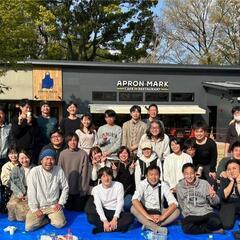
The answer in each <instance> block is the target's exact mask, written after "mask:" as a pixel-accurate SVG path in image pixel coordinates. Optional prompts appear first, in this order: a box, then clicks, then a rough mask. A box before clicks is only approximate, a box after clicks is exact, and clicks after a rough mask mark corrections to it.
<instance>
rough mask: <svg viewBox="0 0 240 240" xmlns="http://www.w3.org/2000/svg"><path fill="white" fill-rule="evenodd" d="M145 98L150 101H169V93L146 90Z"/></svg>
mask: <svg viewBox="0 0 240 240" xmlns="http://www.w3.org/2000/svg"><path fill="white" fill-rule="evenodd" d="M145 100H146V101H150V102H168V101H169V94H168V93H161V92H160V93H159V92H158V93H157V92H146V93H145Z"/></svg>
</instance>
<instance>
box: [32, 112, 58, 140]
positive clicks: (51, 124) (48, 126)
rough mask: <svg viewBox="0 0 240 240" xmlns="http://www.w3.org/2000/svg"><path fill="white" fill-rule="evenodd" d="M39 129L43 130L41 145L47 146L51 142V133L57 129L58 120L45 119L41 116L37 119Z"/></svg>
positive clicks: (53, 118)
mask: <svg viewBox="0 0 240 240" xmlns="http://www.w3.org/2000/svg"><path fill="white" fill-rule="evenodd" d="M37 124H38V127H39V128H40V130H41V133H40V137H41V144H42V145H46V144H48V143H49V142H50V133H51V132H52V131H53V130H54V129H57V125H58V122H57V119H56V118H55V117H49V118H46V117H43V116H39V117H38V118H37Z"/></svg>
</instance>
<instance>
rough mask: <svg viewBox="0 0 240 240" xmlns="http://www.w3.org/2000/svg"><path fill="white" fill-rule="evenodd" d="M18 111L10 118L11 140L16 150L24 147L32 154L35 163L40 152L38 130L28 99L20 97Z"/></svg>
mask: <svg viewBox="0 0 240 240" xmlns="http://www.w3.org/2000/svg"><path fill="white" fill-rule="evenodd" d="M19 106H20V113H19V115H18V116H15V117H14V118H13V119H12V140H13V142H12V143H11V145H14V146H15V147H16V148H17V150H18V151H19V150H21V149H24V150H26V151H28V152H29V153H30V154H31V156H32V162H33V163H34V164H37V162H38V154H39V152H40V147H41V146H40V130H39V127H38V124H37V121H36V119H35V118H34V117H33V115H32V112H31V109H32V108H31V105H30V102H29V100H28V99H22V100H21V101H20V103H19Z"/></svg>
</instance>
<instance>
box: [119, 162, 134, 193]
mask: <svg viewBox="0 0 240 240" xmlns="http://www.w3.org/2000/svg"><path fill="white" fill-rule="evenodd" d="M131 164H132V162H129V163H128V164H127V165H125V164H124V163H122V162H121V161H119V163H118V164H116V165H117V176H116V178H115V180H116V181H118V182H120V183H122V184H123V188H124V195H125V196H126V195H127V194H131V195H132V194H133V193H134V190H135V182H134V172H133V171H132V170H130V169H129V167H130V165H131Z"/></svg>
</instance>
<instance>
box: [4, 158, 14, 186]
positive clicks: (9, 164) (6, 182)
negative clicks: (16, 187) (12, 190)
mask: <svg viewBox="0 0 240 240" xmlns="http://www.w3.org/2000/svg"><path fill="white" fill-rule="evenodd" d="M17 165H18V163H16V164H13V163H12V162H11V161H8V162H7V163H5V164H4V165H3V167H2V172H1V181H2V185H5V186H9V184H10V182H9V181H10V177H11V172H12V170H13V168H14V167H16V166H17Z"/></svg>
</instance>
